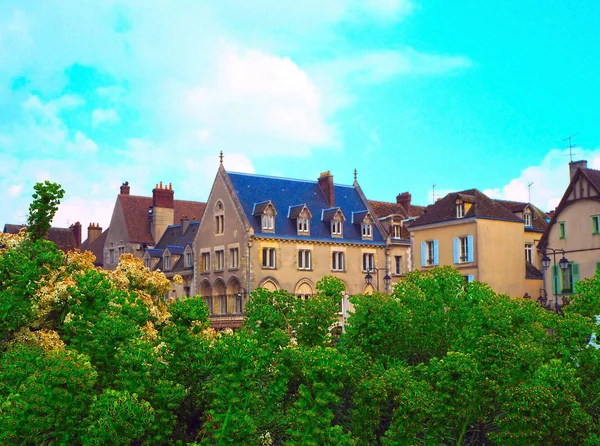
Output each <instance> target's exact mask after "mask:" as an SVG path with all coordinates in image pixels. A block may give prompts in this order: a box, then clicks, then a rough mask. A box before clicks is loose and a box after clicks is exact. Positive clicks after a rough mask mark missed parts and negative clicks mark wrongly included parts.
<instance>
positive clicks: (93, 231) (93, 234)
mask: <svg viewBox="0 0 600 446" xmlns="http://www.w3.org/2000/svg"><path fill="white" fill-rule="evenodd" d="M101 234H102V228H101V227H100V223H90V225H89V226H88V237H87V242H88V244H90V243H92V242H93V241H94V240H96V239H97V238H98V237H100V235H101Z"/></svg>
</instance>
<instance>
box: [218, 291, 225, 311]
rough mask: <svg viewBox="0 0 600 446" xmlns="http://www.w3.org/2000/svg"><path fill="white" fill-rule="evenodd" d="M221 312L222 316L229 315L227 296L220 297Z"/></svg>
mask: <svg viewBox="0 0 600 446" xmlns="http://www.w3.org/2000/svg"><path fill="white" fill-rule="evenodd" d="M219 310H220V313H221V314H227V295H226V294H222V295H221V296H219Z"/></svg>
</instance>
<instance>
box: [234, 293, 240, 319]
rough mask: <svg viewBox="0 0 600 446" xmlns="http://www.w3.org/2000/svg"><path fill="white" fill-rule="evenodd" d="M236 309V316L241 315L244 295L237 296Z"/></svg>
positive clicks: (238, 294)
mask: <svg viewBox="0 0 600 446" xmlns="http://www.w3.org/2000/svg"><path fill="white" fill-rule="evenodd" d="M234 305H235V306H234V308H233V311H234V313H235V314H240V313H241V312H242V293H241V292H238V293H237V294H236V295H235V302H234Z"/></svg>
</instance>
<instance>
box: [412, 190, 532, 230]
mask: <svg viewBox="0 0 600 446" xmlns="http://www.w3.org/2000/svg"><path fill="white" fill-rule="evenodd" d="M461 197H463V199H464V197H466V198H467V199H468V200H470V201H468V202H469V203H472V206H471V208H470V209H469V210H468V211H467V212H466V213H465V215H464V217H463V218H462V219H465V218H488V219H494V220H505V221H512V222H519V223H523V219H521V218H519V217H517V216H516V215H514V214H513V213H512V212H511V211H510V210H509V209H508V208H506V207H505V206H503V205H501V204H500V203H498V202H497V201H496V200H492V199H491V198H489V197H488V196H487V195H485V194H484V193H482V192H480V191H479V190H477V189H468V190H464V191H460V192H452V193H449V194H448V195H446V196H445V197H444V198H441V199H439V200H438V201H436V202H435V203H434V204H432V205H431V206H428V207H427V209H426V211H425V213H424V214H423V215H422V216H420V217H419V218H418V219H417V220H416V221H414V222H413V223H411V225H410V227H411V228H416V227H419V226H424V225H428V224H432V223H440V222H445V221H452V220H460V219H459V218H457V217H456V199H457V198H461ZM465 201H466V200H465Z"/></svg>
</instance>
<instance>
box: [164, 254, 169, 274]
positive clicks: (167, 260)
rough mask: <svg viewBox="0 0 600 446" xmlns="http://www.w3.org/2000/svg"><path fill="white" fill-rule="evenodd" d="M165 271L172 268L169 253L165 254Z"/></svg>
mask: <svg viewBox="0 0 600 446" xmlns="http://www.w3.org/2000/svg"><path fill="white" fill-rule="evenodd" d="M164 263H165V271H169V270H170V269H171V256H170V255H169V254H165V262H164Z"/></svg>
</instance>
